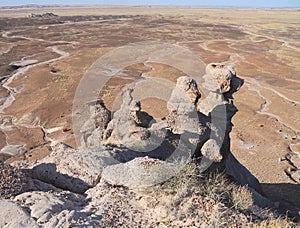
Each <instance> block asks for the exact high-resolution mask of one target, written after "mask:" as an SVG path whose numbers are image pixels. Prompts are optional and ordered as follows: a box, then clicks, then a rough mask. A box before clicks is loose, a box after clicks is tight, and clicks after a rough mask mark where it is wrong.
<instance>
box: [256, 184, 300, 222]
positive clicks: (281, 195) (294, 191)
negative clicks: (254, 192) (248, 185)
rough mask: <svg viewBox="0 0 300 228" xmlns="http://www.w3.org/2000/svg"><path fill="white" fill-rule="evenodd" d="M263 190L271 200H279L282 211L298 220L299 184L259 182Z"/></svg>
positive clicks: (299, 208)
mask: <svg viewBox="0 0 300 228" xmlns="http://www.w3.org/2000/svg"><path fill="white" fill-rule="evenodd" d="M261 186H262V189H263V192H264V193H265V195H266V196H267V197H268V198H269V199H270V200H272V201H273V202H279V209H280V210H281V211H282V212H289V214H290V215H291V216H292V217H293V216H295V217H297V220H298V221H300V185H299V184H296V183H295V184H292V183H279V184H275V183H261Z"/></svg>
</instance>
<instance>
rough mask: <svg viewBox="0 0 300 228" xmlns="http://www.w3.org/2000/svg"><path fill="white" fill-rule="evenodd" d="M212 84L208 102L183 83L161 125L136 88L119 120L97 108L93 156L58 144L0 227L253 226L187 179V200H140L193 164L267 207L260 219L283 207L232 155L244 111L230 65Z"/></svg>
mask: <svg viewBox="0 0 300 228" xmlns="http://www.w3.org/2000/svg"><path fill="white" fill-rule="evenodd" d="M204 79H205V82H204V83H203V84H202V85H201V86H202V87H203V89H204V90H206V94H205V95H206V96H205V97H204V98H202V100H201V101H200V98H201V95H200V92H199V89H198V85H197V83H196V81H195V80H193V79H191V78H190V77H187V76H183V77H180V78H178V80H177V84H176V86H175V88H174V90H173V92H172V94H171V96H170V99H169V100H168V102H167V108H168V110H169V114H168V115H167V116H166V117H164V118H162V119H161V120H154V118H153V117H152V116H150V115H148V114H147V113H145V112H143V111H142V109H141V103H140V101H136V100H135V99H134V98H133V95H132V94H133V90H134V88H133V87H126V88H124V90H123V93H122V99H123V103H122V105H121V107H120V109H119V110H117V111H116V112H115V113H113V114H111V113H110V111H109V110H107V108H106V107H105V105H104V103H102V102H95V103H93V104H91V106H90V114H91V115H90V119H88V120H87V121H86V122H85V123H84V125H83V127H82V129H81V134H82V137H81V139H82V145H85V146H86V147H82V148H80V149H74V148H70V147H68V146H66V145H64V144H58V145H56V146H53V148H52V150H53V152H52V153H51V154H50V155H49V156H47V157H46V158H44V159H42V160H40V161H37V162H36V163H34V164H29V165H27V166H26V165H23V167H22V168H23V169H25V170H24V172H27V174H28V175H29V176H30V177H27V178H28V181H27V182H26V183H27V188H26V190H25V191H28V192H25V193H23V192H24V191H18V192H12V193H9V194H7V193H5V195H7V196H8V197H12V201H5V200H0V208H1V207H2V206H5V207H7V208H9V209H8V211H9V212H10V214H7V213H6V212H5V213H6V214H5V217H2V214H1V216H0V226H4V227H5V226H8V227H9V226H11V227H13V226H22V225H24V226H32V227H35V226H44V227H67V226H72V225H76V226H82V227H87V226H92V227H96V226H97V227H115V226H127V227H139V226H166V227H172V226H186V227H191V226H197V227H200V225H202V226H204V227H207V226H215V225H216V222H217V221H216V216H218V218H217V219H218V221H226V224H231V225H233V224H237V223H239V224H241V223H242V224H243V226H244V225H245V224H247V221H249V220H248V218H247V217H246V216H245V215H243V214H241V213H239V212H236V211H234V210H232V209H228V208H226V207H225V206H224V205H223V204H220V203H217V202H216V201H214V200H213V199H211V198H209V197H206V196H201V195H199V194H198V193H195V192H193V189H184V190H182V189H181V187H182V186H181V185H183V187H184V186H185V181H186V180H184V181H183V182H180V184H179V186H180V192H177V190H179V189H177V188H178V186H174V188H175V189H172V193H170V194H166V195H165V197H163V198H162V199H161V200H157V199H155V197H154V196H153V195H147V194H145V193H143V191H140V190H141V189H143V190H145V189H147V188H149V186H153V185H156V186H159V185H158V184H162V183H164V182H166V181H167V180H168V179H170V178H172V177H174V176H175V175H176V174H178V173H179V172H180V170H182V168H183V167H185V166H186V164H188V163H189V162H191V160H192V159H193V158H196V159H195V160H197V162H196V164H197V169H198V170H200V171H205V170H206V169H208V168H209V167H210V165H211V164H212V163H213V164H214V167H217V168H218V169H217V170H219V171H220V172H223V171H226V172H227V174H228V175H230V176H232V177H233V178H234V179H235V180H236V181H237V182H239V183H240V184H241V185H248V186H249V189H250V190H251V191H252V196H253V198H254V201H255V203H256V204H257V205H258V206H253V207H251V208H252V209H251V210H253V211H262V209H261V208H264V207H270V208H274V207H275V205H274V204H272V203H271V202H270V201H268V200H267V199H265V198H264V197H262V196H261V195H260V194H259V193H257V191H261V188H260V185H259V183H258V181H257V179H256V178H255V177H254V176H253V175H252V174H251V173H250V172H249V171H248V170H247V169H246V168H245V167H243V166H242V165H241V164H240V163H239V162H238V161H237V159H236V158H235V157H234V156H233V155H232V154H231V152H230V137H229V133H230V131H231V127H232V124H231V118H232V116H233V115H234V114H235V113H236V112H237V109H236V107H235V106H234V104H233V101H232V100H233V98H232V94H233V93H234V92H235V91H236V90H238V89H239V87H240V86H241V85H242V83H243V81H242V80H241V79H239V78H238V77H237V76H236V74H235V72H234V70H233V68H232V67H230V66H228V65H226V64H210V65H209V66H208V67H207V71H206V75H205V76H204ZM0 168H1V164H0ZM204 175H205V174H204ZM186 178H189V176H187V177H186ZM175 179H176V178H175ZM24 180H25V178H24ZM154 192H155V190H154ZM156 194H162V193H160V192H158V193H156ZM16 195H17V196H16ZM186 196H188V197H186ZM1 197H2V198H4V197H3V194H2V195H1ZM13 197H14V198H13ZM6 198H7V197H6ZM174 199H175V200H174ZM166 205H167V206H166ZM23 208H26V210H24V209H23ZM170 208H172V210H170ZM249 210H250V209H249ZM251 210H250V211H251ZM253 213H254V214H255V213H256V212H253ZM6 215H7V217H6ZM14 216H19V217H16V218H21V219H22V220H20V219H12V218H13V217H14Z"/></svg>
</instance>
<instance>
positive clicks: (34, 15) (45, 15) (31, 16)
mask: <svg viewBox="0 0 300 228" xmlns="http://www.w3.org/2000/svg"><path fill="white" fill-rule="evenodd" d="M29 17H30V18H48V17H58V15H57V14H54V13H43V14H36V13H32V14H30V15H29Z"/></svg>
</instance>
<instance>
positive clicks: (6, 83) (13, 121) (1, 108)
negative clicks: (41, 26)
mask: <svg viewBox="0 0 300 228" xmlns="http://www.w3.org/2000/svg"><path fill="white" fill-rule="evenodd" d="M11 33H12V32H5V33H3V34H2V36H3V37H4V38H8V39H14V38H17V39H26V40H29V41H40V42H46V43H49V44H52V45H53V44H54V46H50V47H47V49H49V50H51V52H53V53H55V54H58V55H59V57H56V58H53V59H49V60H46V61H43V62H37V63H33V64H30V65H26V66H24V67H20V68H18V69H17V70H16V71H15V73H13V74H12V75H11V76H9V77H6V78H5V79H3V81H2V85H1V86H2V87H3V88H4V89H6V90H7V92H8V96H7V97H6V98H5V99H4V102H3V103H2V104H1V105H0V113H1V115H2V117H3V118H2V124H1V125H0V129H1V130H2V132H3V133H4V134H5V135H6V146H4V147H3V148H2V149H1V151H0V153H1V152H5V151H6V149H7V148H8V147H14V146H15V147H16V148H18V147H25V148H26V145H10V144H9V143H8V140H7V138H8V135H7V134H6V133H5V132H6V131H9V130H11V129H12V128H13V127H23V128H27V129H37V128H39V129H41V131H42V132H43V140H44V141H45V142H46V144H49V143H50V144H51V143H52V144H55V143H56V140H54V139H52V138H50V137H49V135H48V134H50V133H52V132H53V131H54V130H57V129H46V128H45V127H44V126H43V124H41V123H40V121H38V122H36V121H33V122H32V123H20V121H19V120H18V119H17V118H16V117H15V116H12V115H10V114H5V109H6V108H8V107H10V106H11V105H12V103H13V102H14V101H15V100H16V95H17V94H18V93H20V92H21V91H19V90H18V89H17V88H15V87H12V86H10V85H11V84H12V82H13V81H14V80H15V79H17V78H18V77H21V76H23V75H24V74H25V73H26V72H27V71H29V70H30V69H31V68H34V67H37V66H41V65H45V64H50V63H54V62H57V61H60V60H62V59H64V58H67V57H68V56H69V53H68V52H66V51H63V50H61V49H59V48H58V46H55V44H60V43H63V44H66V45H76V44H77V42H68V41H46V40H44V39H36V38H31V37H25V36H14V35H12V36H9V34H11ZM9 51H10V49H8V50H7V52H9ZM2 54H4V53H2ZM27 57H28V56H27ZM5 120H8V121H5ZM63 140H66V138H62V139H60V141H63ZM44 145H45V144H42V145H38V146H37V147H35V148H31V149H36V148H38V147H41V146H44ZM16 153H17V152H16ZM14 155H19V154H13V156H14Z"/></svg>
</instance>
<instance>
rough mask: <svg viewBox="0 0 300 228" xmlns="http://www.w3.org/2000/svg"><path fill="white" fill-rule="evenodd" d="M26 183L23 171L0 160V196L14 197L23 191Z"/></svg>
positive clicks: (26, 185) (27, 180)
mask: <svg viewBox="0 0 300 228" xmlns="http://www.w3.org/2000/svg"><path fill="white" fill-rule="evenodd" d="M28 185H29V178H28V176H27V175H26V174H25V173H24V172H23V171H21V170H18V169H16V168H14V167H12V166H10V165H6V164H4V163H3V162H1V161H0V198H4V199H9V198H11V197H14V196H16V195H18V194H20V193H22V192H24V191H25V190H26V189H27V187H28ZM0 208H1V207H0ZM0 217H1V216H0Z"/></svg>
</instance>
